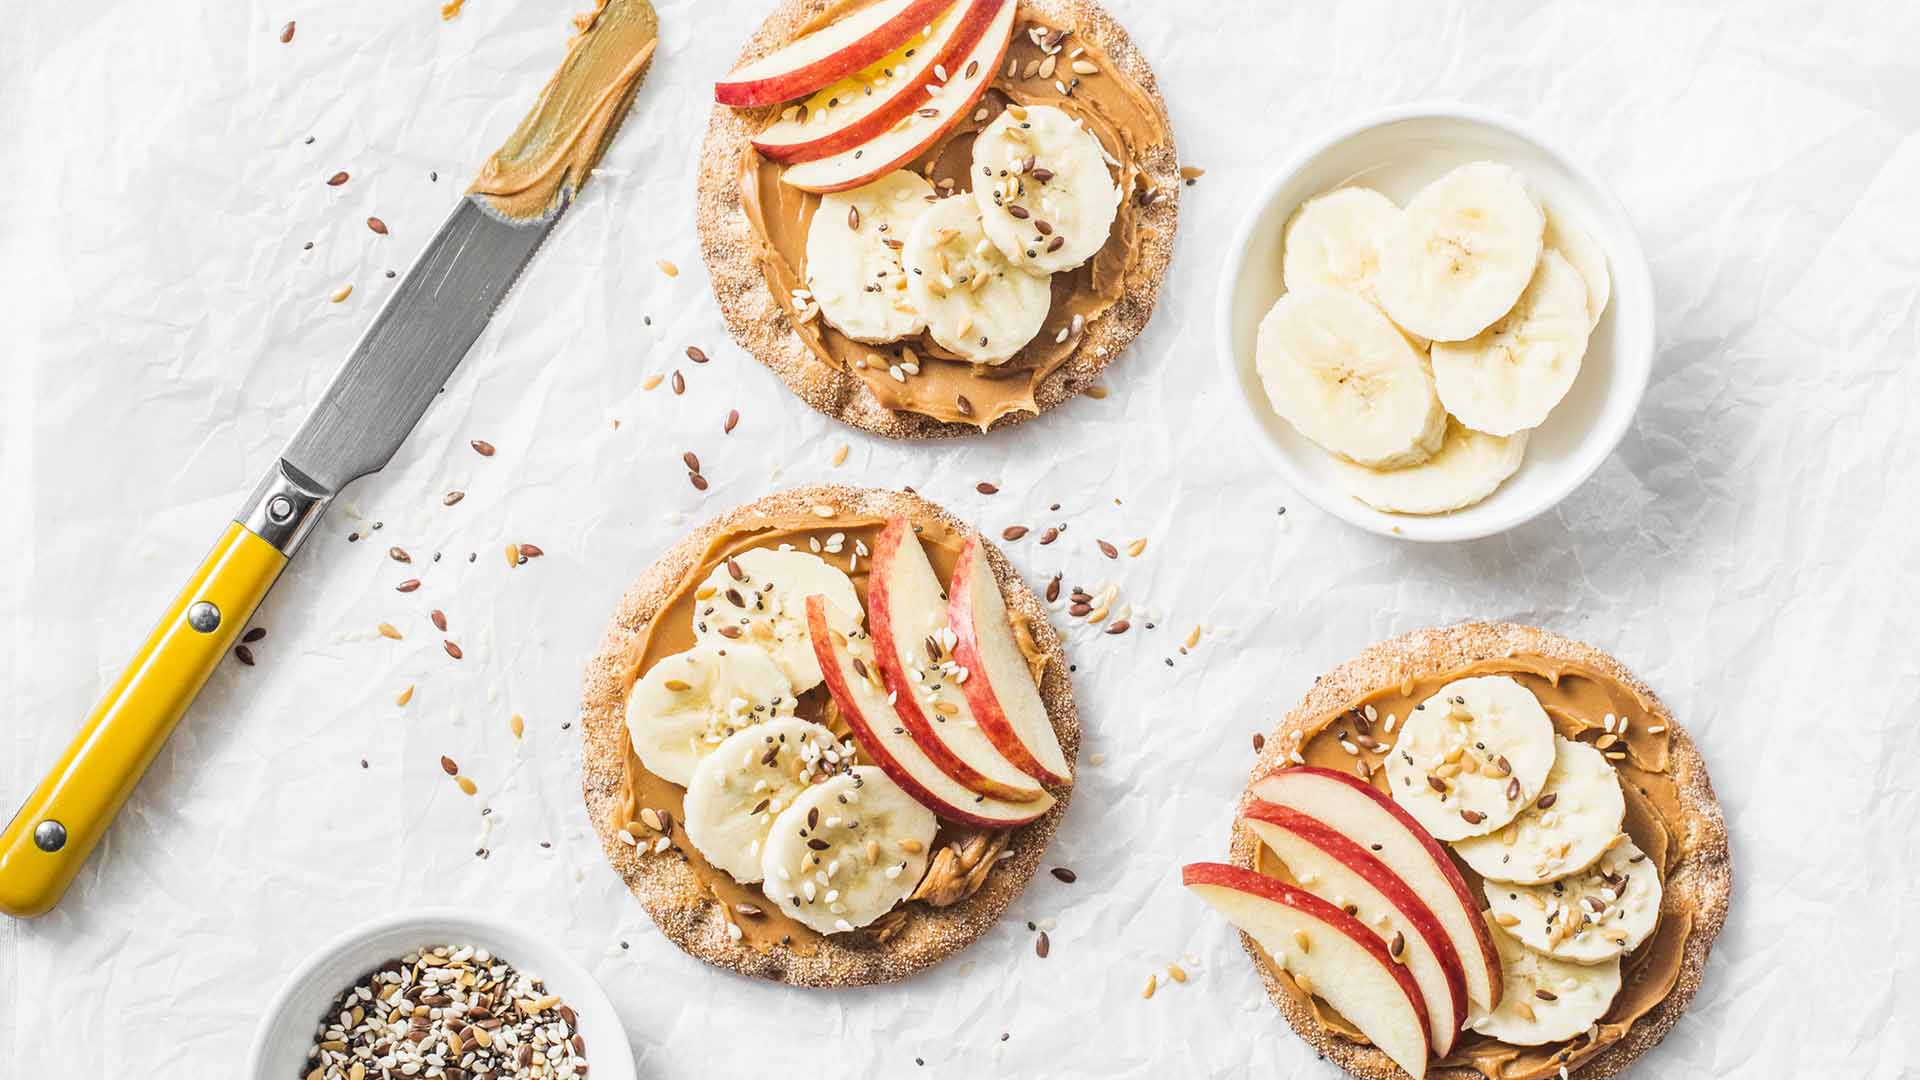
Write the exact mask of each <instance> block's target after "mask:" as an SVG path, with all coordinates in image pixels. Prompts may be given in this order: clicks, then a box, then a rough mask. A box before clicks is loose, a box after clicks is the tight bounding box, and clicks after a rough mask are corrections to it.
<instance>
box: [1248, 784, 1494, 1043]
mask: <svg viewBox="0 0 1920 1080" xmlns="http://www.w3.org/2000/svg"><path fill="white" fill-rule="evenodd" d="M1245 816H1246V821H1247V825H1248V827H1249V828H1251V829H1253V831H1254V833H1255V834H1256V835H1257V836H1259V837H1260V840H1261V842H1262V843H1264V844H1266V845H1267V847H1269V848H1271V849H1272V850H1273V853H1274V854H1275V855H1278V856H1280V861H1281V862H1283V863H1285V864H1286V865H1287V870H1288V872H1289V873H1291V874H1292V875H1293V877H1294V880H1296V881H1298V882H1299V883H1300V886H1301V887H1302V888H1304V889H1306V890H1307V891H1309V892H1311V893H1313V894H1314V895H1315V896H1318V897H1321V898H1323V899H1328V898H1336V897H1337V898H1338V901H1337V902H1338V903H1341V904H1342V905H1343V906H1348V910H1350V911H1351V912H1352V913H1353V915H1354V916H1355V917H1356V918H1358V919H1360V920H1361V921H1362V922H1364V923H1366V924H1367V925H1368V926H1370V927H1373V928H1374V929H1375V930H1376V931H1377V932H1378V933H1380V934H1382V935H1387V936H1388V943H1387V951H1388V952H1389V953H1390V954H1392V955H1394V957H1395V958H1396V959H1399V960H1400V961H1401V962H1403V963H1405V964H1406V965H1407V970H1408V971H1410V972H1412V973H1413V981H1414V983H1415V984H1417V985H1418V986H1419V987H1420V999H1421V1001H1422V1002H1424V1003H1425V1005H1426V1007H1427V1019H1428V1021H1429V1022H1430V1023H1431V1025H1432V1026H1431V1028H1430V1030H1429V1033H1428V1034H1429V1037H1430V1039H1431V1041H1432V1043H1433V1052H1434V1054H1435V1055H1437V1056H1439V1057H1445V1056H1446V1055H1447V1053H1448V1051H1450V1050H1452V1049H1453V1040H1454V1037H1455V1036H1457V1035H1459V1034H1460V1029H1461V1028H1462V1027H1464V1026H1466V1022H1467V979H1466V975H1465V973H1464V972H1463V971H1462V970H1461V967H1460V954H1459V953H1458V952H1457V951H1455V949H1454V947H1453V942H1452V940H1450V939H1449V938H1448V937H1447V935H1446V931H1444V930H1442V929H1441V927H1440V920H1439V919H1438V918H1436V917H1435V916H1434V914H1433V912H1432V911H1431V910H1430V909H1429V908H1428V907H1427V905H1426V902H1425V901H1424V900H1422V899H1420V897H1419V896H1418V895H1416V894H1415V893H1414V891H1413V889H1412V888H1411V887H1410V886H1408V884H1407V883H1406V882H1405V881H1403V880H1402V879H1401V878H1400V876H1399V875H1398V874H1395V873H1394V872H1393V871H1392V870H1389V869H1387V866H1386V864H1385V863H1383V862H1381V861H1380V860H1379V859H1377V858H1375V857H1374V856H1373V854H1372V853H1371V852H1369V851H1368V850H1367V849H1366V848H1365V847H1363V846H1361V845H1360V844H1359V843H1357V842H1356V841H1355V840H1354V838H1353V837H1350V836H1347V835H1345V834H1343V833H1341V832H1339V831H1337V830H1335V829H1334V828H1332V827H1331V826H1329V825H1327V824H1326V823H1325V822H1323V821H1320V820H1319V819H1318V818H1315V817H1312V816H1311V815H1308V814H1305V813H1302V812H1301V811H1299V810H1296V809H1294V808H1292V807H1290V806H1277V805H1275V804H1273V803H1270V802H1262V801H1260V800H1258V799H1256V800H1254V802H1253V803H1252V804H1251V805H1249V806H1248V807H1247V810H1246V815H1245Z"/></svg>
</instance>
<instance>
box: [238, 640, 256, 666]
mask: <svg viewBox="0 0 1920 1080" xmlns="http://www.w3.org/2000/svg"><path fill="white" fill-rule="evenodd" d="M233 658H234V659H235V660H238V661H240V662H241V663H243V664H245V665H247V666H248V667H252V666H253V650H252V649H250V648H248V647H247V646H245V645H235V646H234V647H233Z"/></svg>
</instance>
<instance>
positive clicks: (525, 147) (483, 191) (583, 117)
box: [467, 0, 660, 221]
mask: <svg viewBox="0 0 1920 1080" xmlns="http://www.w3.org/2000/svg"><path fill="white" fill-rule="evenodd" d="M573 22H574V26H575V28H576V30H577V31H578V32H577V33H575V34H574V36H573V39H572V40H571V41H569V42H568V43H567V55H566V58H565V59H563V60H561V61H560V68H559V70H557V71H555V72H554V73H553V78H551V79H548V80H547V85H546V86H544V87H542V88H541V90H540V98H539V100H538V101H536V102H534V105H533V109H532V111H530V112H528V113H527V115H526V118H525V119H523V120H521V121H520V126H519V127H517V128H515V129H514V131H513V134H512V135H510V136H508V137H507V141H506V142H505V143H503V144H502V145H501V147H500V149H499V150H496V151H495V152H494V154H493V156H492V157H490V158H488V159H487V162H486V164H485V165H482V166H481V167H480V175H479V176H478V177H476V178H475V179H474V181H473V186H472V187H470V188H468V189H467V192H468V194H472V195H481V196H485V198H484V200H483V201H484V202H485V203H486V205H487V206H488V207H490V208H491V209H492V210H493V211H494V212H495V213H497V214H499V215H501V216H502V217H506V218H511V219H513V220H516V221H525V220H533V219H538V218H542V217H545V216H547V215H548V214H550V213H553V212H554V211H556V210H558V209H559V208H560V207H562V206H564V205H565V204H566V203H567V201H568V200H570V199H572V198H573V197H574V196H576V195H578V194H579V193H580V189H581V188H582V187H584V186H586V183H587V177H588V176H590V175H591V174H592V172H593V167H594V165H595V164H597V163H598V162H599V160H600V155H601V154H602V153H604V152H605V151H606V148H607V143H609V142H610V141H612V139H613V134H614V132H615V131H616V130H617V129H618V128H619V126H620V120H621V118H622V117H624V116H625V115H626V112H627V106H628V105H630V104H632V102H633V95H634V93H635V91H637V90H638V89H639V88H640V75H641V73H642V72H644V71H645V70H646V67H647V61H648V60H650V59H652V57H653V49H654V46H655V45H657V44H659V40H660V24H659V20H658V19H657V18H655V16H654V12H653V5H652V4H651V3H648V2H647V0H595V3H594V7H593V10H592V11H589V12H585V13H584V14H581V15H577V16H575V17H574V20H573Z"/></svg>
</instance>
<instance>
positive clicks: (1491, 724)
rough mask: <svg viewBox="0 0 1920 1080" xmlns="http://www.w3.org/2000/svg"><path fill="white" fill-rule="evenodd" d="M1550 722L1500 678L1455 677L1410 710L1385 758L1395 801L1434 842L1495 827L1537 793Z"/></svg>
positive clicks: (1549, 744) (1547, 760) (1549, 749)
mask: <svg viewBox="0 0 1920 1080" xmlns="http://www.w3.org/2000/svg"><path fill="white" fill-rule="evenodd" d="M1553 759H1554V733H1553V721H1552V720H1550V719H1549V718H1548V717H1547V711H1546V710H1545V709H1543V708H1541V707H1540V701H1539V699H1538V698H1536V697H1534V696H1533V692H1532V691H1531V690H1528V689H1527V688H1526V687H1525V686H1524V685H1522V684H1521V683H1520V682H1519V681H1517V680H1515V679H1512V678H1510V677H1508V676H1505V675H1480V676H1474V677H1472V678H1466V679H1455V680H1454V681H1453V682H1450V683H1448V684H1447V685H1445V686H1443V687H1441V688H1440V691H1439V693H1437V694H1435V695H1433V696H1432V697H1430V698H1428V699H1427V700H1425V701H1423V702H1421V703H1420V704H1418V705H1416V706H1414V707H1413V711H1412V712H1411V713H1408V714H1407V719H1406V722H1405V723H1404V724H1402V725H1401V726H1400V740H1399V741H1398V742H1396V743H1395V744H1394V746H1393V750H1392V752H1391V753H1389V754H1388V755H1387V777H1388V780H1389V782H1390V784H1391V787H1392V793H1393V800H1394V801H1395V802H1397V803H1399V804H1400V805H1401V806H1402V807H1404V808H1405V809H1406V811H1407V812H1408V813H1410V814H1412V815H1413V817H1414V820H1416V821H1418V822H1419V823H1420V824H1421V825H1422V826H1423V827H1424V828H1425V829H1426V830H1427V831H1428V832H1429V833H1431V834H1433V836H1434V838H1435V839H1437V840H1449V841H1451V840H1464V839H1466V838H1468V837H1470V836H1481V835H1484V834H1486V833H1490V832H1494V831H1495V830H1497V829H1500V828H1501V827H1502V826H1504V825H1506V824H1507V823H1508V822H1510V821H1512V820H1513V819H1514V818H1515V817H1517V816H1519V814H1520V812H1521V811H1522V810H1525V809H1526V808H1527V807H1528V806H1529V805H1530V804H1531V803H1532V802H1533V800H1534V797H1535V796H1537V795H1539V794H1540V792H1541V789H1542V787H1543V786H1544V785H1545V783H1546V780H1547V773H1548V772H1549V771H1550V770H1551V769H1552V768H1553Z"/></svg>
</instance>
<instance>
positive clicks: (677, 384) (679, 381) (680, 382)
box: [673, 370, 687, 394]
mask: <svg viewBox="0 0 1920 1080" xmlns="http://www.w3.org/2000/svg"><path fill="white" fill-rule="evenodd" d="M673 392H674V393H675V394H684V393H686V392H687V378H686V376H684V375H682V374H680V372H679V371H677V370H676V371H675V372H674V373H673Z"/></svg>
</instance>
